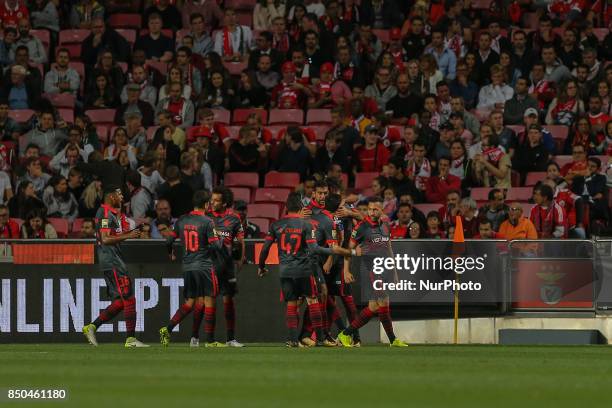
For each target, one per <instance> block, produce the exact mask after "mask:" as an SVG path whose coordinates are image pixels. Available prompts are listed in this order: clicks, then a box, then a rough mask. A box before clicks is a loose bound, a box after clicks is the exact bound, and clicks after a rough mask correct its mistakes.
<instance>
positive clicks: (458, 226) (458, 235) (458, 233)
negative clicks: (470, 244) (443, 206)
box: [453, 215, 465, 244]
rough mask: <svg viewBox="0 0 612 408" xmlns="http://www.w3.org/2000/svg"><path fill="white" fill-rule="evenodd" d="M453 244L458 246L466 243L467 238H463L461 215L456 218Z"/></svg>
mask: <svg viewBox="0 0 612 408" xmlns="http://www.w3.org/2000/svg"><path fill="white" fill-rule="evenodd" d="M453 242H455V243H458V244H459V243H464V242H465V238H464V237H463V221H461V216H459V215H457V216H456V217H455V234H453Z"/></svg>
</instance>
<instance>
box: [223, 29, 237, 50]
mask: <svg viewBox="0 0 612 408" xmlns="http://www.w3.org/2000/svg"><path fill="white" fill-rule="evenodd" d="M223 55H234V47H233V46H232V34H231V33H230V31H229V30H228V29H227V27H225V28H224V29H223Z"/></svg>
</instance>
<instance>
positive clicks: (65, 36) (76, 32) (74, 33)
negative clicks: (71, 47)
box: [59, 28, 90, 57]
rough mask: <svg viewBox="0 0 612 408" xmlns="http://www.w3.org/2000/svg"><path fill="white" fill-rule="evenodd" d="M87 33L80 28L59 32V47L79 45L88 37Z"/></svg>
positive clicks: (87, 31)
mask: <svg viewBox="0 0 612 408" xmlns="http://www.w3.org/2000/svg"><path fill="white" fill-rule="evenodd" d="M89 33H90V31H89V30H84V29H80V28H75V29H69V30H61V31H60V32H59V45H60V47H63V46H64V45H66V44H81V43H83V41H85V39H86V38H87V37H88V36H89ZM79 57H80V55H79Z"/></svg>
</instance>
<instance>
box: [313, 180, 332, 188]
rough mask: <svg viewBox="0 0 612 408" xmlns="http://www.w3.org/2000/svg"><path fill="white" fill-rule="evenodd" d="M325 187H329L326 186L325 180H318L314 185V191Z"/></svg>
mask: <svg viewBox="0 0 612 408" xmlns="http://www.w3.org/2000/svg"><path fill="white" fill-rule="evenodd" d="M327 187H329V185H328V184H327V180H325V179H320V180H316V181H315V185H314V188H315V190H316V189H317V188H327Z"/></svg>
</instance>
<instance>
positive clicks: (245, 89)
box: [235, 69, 268, 108]
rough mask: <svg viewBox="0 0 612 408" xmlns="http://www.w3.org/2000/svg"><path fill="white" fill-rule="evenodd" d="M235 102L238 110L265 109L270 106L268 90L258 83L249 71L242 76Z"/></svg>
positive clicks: (243, 72) (245, 71)
mask: <svg viewBox="0 0 612 408" xmlns="http://www.w3.org/2000/svg"><path fill="white" fill-rule="evenodd" d="M235 102H236V108H265V107H266V105H267V104H268V96H267V95H266V90H265V89H264V88H263V87H261V86H260V85H259V84H258V83H257V80H256V79H255V77H254V74H253V73H252V72H251V71H249V70H247V69H245V70H244V71H242V73H241V74H240V81H239V82H238V90H237V92H236V100H235Z"/></svg>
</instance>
